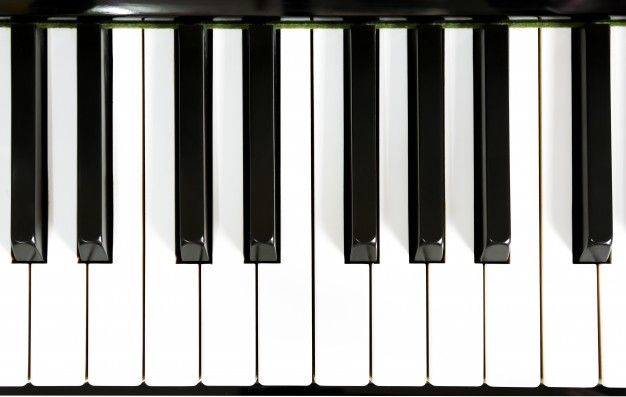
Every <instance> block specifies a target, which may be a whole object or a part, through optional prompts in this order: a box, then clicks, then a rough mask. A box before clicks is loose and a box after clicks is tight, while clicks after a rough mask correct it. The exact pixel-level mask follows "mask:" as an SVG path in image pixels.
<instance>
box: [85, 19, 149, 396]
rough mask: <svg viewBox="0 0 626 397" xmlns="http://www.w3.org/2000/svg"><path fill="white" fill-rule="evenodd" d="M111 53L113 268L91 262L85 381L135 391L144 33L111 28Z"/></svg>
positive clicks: (139, 334)
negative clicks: (131, 387) (86, 378)
mask: <svg viewBox="0 0 626 397" xmlns="http://www.w3.org/2000/svg"><path fill="white" fill-rule="evenodd" d="M112 35H113V37H112V46H113V47H112V49H113V70H114V74H113V76H112V78H113V89H112V96H113V109H112V110H113V127H112V133H113V147H112V151H113V159H112V160H113V161H112V164H111V166H112V168H113V186H114V187H115V191H114V193H113V211H114V213H113V228H114V231H115V233H114V235H113V244H114V246H115V252H114V255H113V257H112V258H111V263H90V264H89V266H88V269H87V270H88V272H89V298H88V299H89V302H88V304H89V324H88V333H89V345H88V374H87V377H88V381H89V384H91V385H97V386H119V385H127V386H136V385H139V384H140V383H141V382H142V367H143V342H142V339H143V270H144V263H143V250H142V249H141V247H142V246H143V191H142V190H143V183H142V182H143V134H142V130H143V114H142V108H143V100H142V98H143V89H142V87H143V80H142V66H143V56H142V30H141V29H136V28H129V29H125V28H121V29H120V28H116V29H114V30H113V32H112Z"/></svg>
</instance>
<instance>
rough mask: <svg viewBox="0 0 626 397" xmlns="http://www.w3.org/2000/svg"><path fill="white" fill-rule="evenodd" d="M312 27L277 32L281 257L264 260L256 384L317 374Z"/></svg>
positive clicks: (300, 381)
mask: <svg viewBox="0 0 626 397" xmlns="http://www.w3.org/2000/svg"><path fill="white" fill-rule="evenodd" d="M310 43H311V31H310V30H309V29H283V30H281V31H280V58H281V59H280V80H281V82H280V90H281V91H280V101H281V105H280V106H281V109H280V117H281V120H280V158H281V159H280V164H281V167H280V173H281V176H280V190H281V196H280V205H281V209H280V211H281V216H280V219H281V239H282V241H281V249H280V251H281V254H280V256H281V262H280V263H259V264H258V267H259V268H258V270H259V278H258V288H259V291H258V299H259V303H258V310H259V314H258V316H259V319H258V321H259V353H258V354H259V383H261V384H263V385H309V384H311V382H312V381H313V378H312V374H313V369H312V365H313V357H312V352H313V351H312V349H313V346H312V326H313V325H312V316H313V313H312V285H311V283H312V280H311V276H312V268H311V259H312V257H311V255H312V251H311V250H312V246H311V237H312V236H311V63H310V62H311V56H310V55H311V46H310Z"/></svg>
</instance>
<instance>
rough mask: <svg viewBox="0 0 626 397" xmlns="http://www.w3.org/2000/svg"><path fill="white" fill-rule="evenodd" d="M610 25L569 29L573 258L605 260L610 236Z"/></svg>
mask: <svg viewBox="0 0 626 397" xmlns="http://www.w3.org/2000/svg"><path fill="white" fill-rule="evenodd" d="M609 29H610V27H609V25H586V26H583V27H578V28H573V29H572V162H573V165H574V167H573V169H572V178H573V179H572V194H573V201H572V206H573V215H572V216H573V220H572V222H573V224H572V227H573V230H572V233H573V235H572V242H573V245H574V247H573V250H574V252H573V255H574V262H581V263H601V262H607V261H608V259H609V255H610V254H611V243H612V239H613V212H612V208H613V203H612V195H611V81H610V79H611V73H610V72H611V68H610V30H609Z"/></svg>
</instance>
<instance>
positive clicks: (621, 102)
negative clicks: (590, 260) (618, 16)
mask: <svg viewBox="0 0 626 397" xmlns="http://www.w3.org/2000/svg"><path fill="white" fill-rule="evenodd" d="M610 67H611V130H612V131H611V149H612V153H611V157H612V161H613V170H612V172H613V249H612V253H611V263H603V264H600V265H599V269H598V289H599V291H598V292H599V300H600V302H599V303H600V305H599V306H600V312H599V316H600V341H601V343H600V348H601V352H600V357H601V360H602V362H601V366H600V368H601V370H602V373H601V374H600V381H601V383H602V384H603V385H604V386H607V387H626V310H625V309H626V289H625V288H624V285H626V250H625V249H624V247H623V244H624V242H625V241H626V208H625V204H626V185H625V183H624V175H626V162H625V161H624V158H625V156H626V139H625V138H626V112H624V109H625V107H626V28H624V27H623V26H612V27H611V65H610Z"/></svg>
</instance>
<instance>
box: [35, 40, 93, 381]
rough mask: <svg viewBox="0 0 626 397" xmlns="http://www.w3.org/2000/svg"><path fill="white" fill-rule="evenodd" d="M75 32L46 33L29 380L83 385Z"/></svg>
mask: <svg viewBox="0 0 626 397" xmlns="http://www.w3.org/2000/svg"><path fill="white" fill-rule="evenodd" d="M76 115H77V113H76V30H75V29H48V203H49V204H48V263H33V264H32V265H31V342H30V343H31V353H30V359H31V382H32V383H33V384H34V385H37V386H40V385H64V386H76V385H81V384H83V383H84V382H85V368H86V329H87V322H86V321H87V320H86V313H87V296H86V294H87V280H86V265H85V264H82V263H78V258H77V257H76V172H77V171H76V119H77V116H76Z"/></svg>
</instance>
